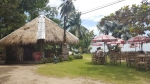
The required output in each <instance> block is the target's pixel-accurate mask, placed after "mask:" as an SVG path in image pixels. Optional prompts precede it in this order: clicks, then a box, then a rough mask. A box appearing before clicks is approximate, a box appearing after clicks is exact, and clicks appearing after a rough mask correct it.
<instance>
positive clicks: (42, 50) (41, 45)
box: [39, 39, 45, 58]
mask: <svg viewBox="0 0 150 84" xmlns="http://www.w3.org/2000/svg"><path fill="white" fill-rule="evenodd" d="M39 44H40V53H41V58H45V56H44V39H40V40H39Z"/></svg>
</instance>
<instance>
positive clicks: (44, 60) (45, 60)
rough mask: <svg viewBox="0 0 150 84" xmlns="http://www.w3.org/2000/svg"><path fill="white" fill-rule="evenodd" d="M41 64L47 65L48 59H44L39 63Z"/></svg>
mask: <svg viewBox="0 0 150 84" xmlns="http://www.w3.org/2000/svg"><path fill="white" fill-rule="evenodd" d="M39 63H40V64H45V63H47V58H43V59H41V60H40V61H39Z"/></svg>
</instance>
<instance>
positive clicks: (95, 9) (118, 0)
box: [82, 0, 125, 15]
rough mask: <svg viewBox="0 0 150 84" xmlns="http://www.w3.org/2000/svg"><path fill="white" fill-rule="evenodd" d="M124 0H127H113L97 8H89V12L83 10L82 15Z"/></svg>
mask: <svg viewBox="0 0 150 84" xmlns="http://www.w3.org/2000/svg"><path fill="white" fill-rule="evenodd" d="M122 1H125V0H118V1H115V2H111V3H109V4H106V5H103V6H101V7H97V8H94V9H91V10H89V11H87V12H83V13H82V15H83V14H86V13H89V12H92V11H96V10H99V9H102V8H105V7H108V6H111V5H114V4H117V3H120V2H122Z"/></svg>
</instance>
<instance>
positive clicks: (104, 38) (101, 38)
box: [92, 35, 116, 42]
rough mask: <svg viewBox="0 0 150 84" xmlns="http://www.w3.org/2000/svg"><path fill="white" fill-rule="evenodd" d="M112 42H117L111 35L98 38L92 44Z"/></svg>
mask: <svg viewBox="0 0 150 84" xmlns="http://www.w3.org/2000/svg"><path fill="white" fill-rule="evenodd" d="M111 41H116V38H115V37H113V36H110V35H101V36H97V37H95V38H94V39H93V40H92V42H111Z"/></svg>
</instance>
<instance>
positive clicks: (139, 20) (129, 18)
mask: <svg viewBox="0 0 150 84" xmlns="http://www.w3.org/2000/svg"><path fill="white" fill-rule="evenodd" d="M149 11H150V5H149V4H141V5H135V4H133V5H132V6H131V7H129V6H124V7H122V8H120V9H119V10H117V11H115V13H112V14H110V15H108V16H105V17H104V18H102V19H101V20H100V22H98V29H99V30H100V31H101V32H102V33H104V34H109V33H112V35H113V36H115V37H121V36H123V37H126V38H127V39H128V38H130V36H135V35H142V34H145V31H146V30H150V19H149V18H150V13H149ZM109 23H113V24H114V23H116V24H117V25H116V26H113V24H111V25H108V24H109ZM127 33H128V35H126V34H127Z"/></svg>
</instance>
